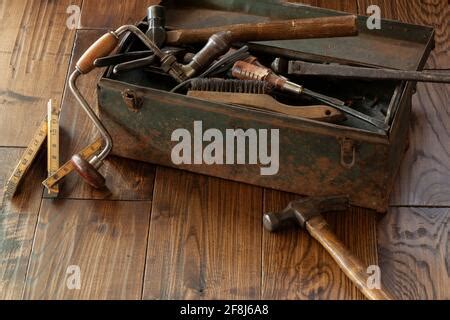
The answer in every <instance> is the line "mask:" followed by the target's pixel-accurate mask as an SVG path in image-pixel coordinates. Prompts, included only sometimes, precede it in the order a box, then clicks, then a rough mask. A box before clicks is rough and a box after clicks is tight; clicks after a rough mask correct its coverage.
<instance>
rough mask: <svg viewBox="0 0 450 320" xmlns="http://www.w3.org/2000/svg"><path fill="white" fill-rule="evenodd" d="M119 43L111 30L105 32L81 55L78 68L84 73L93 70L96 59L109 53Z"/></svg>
mask: <svg viewBox="0 0 450 320" xmlns="http://www.w3.org/2000/svg"><path fill="white" fill-rule="evenodd" d="M118 43H119V39H118V38H117V37H116V36H115V35H114V34H112V33H111V32H108V33H107V34H104V35H103V36H102V37H101V38H99V39H98V40H97V41H95V42H94V44H92V45H91V46H90V47H89V49H87V50H86V52H85V53H84V54H83V55H82V56H81V58H80V60H78V62H77V69H78V70H79V71H80V72H81V73H83V74H86V73H89V72H91V71H92V70H93V69H94V68H95V66H94V61H95V59H98V58H103V57H106V56H107V55H109V54H110V53H111V52H112V51H113V50H114V49H115V48H116V47H117V44H118Z"/></svg>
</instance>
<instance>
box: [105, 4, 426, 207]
mask: <svg viewBox="0 0 450 320" xmlns="http://www.w3.org/2000/svg"><path fill="white" fill-rule="evenodd" d="M162 5H165V6H166V7H167V20H168V22H167V24H168V25H169V26H171V27H175V28H178V27H183V28H194V27H208V26H219V25H225V24H232V23H242V22H245V23H248V22H260V21H267V20H271V19H273V20H276V19H293V18H306V17H320V16H333V15H341V14H343V13H342V12H336V11H332V10H325V9H320V8H314V7H310V6H304V5H298V4H288V3H282V2H280V1H270V0H263V1H261V0H259V1H248V0H247V1H244V0H202V1H163V3H162ZM358 25H359V26H358V28H359V31H360V32H359V35H358V36H357V37H348V38H335V39H309V40H294V41H293V40H284V41H270V42H258V43H251V44H249V47H250V49H251V52H252V54H254V55H257V56H258V57H262V59H265V58H266V59H267V61H269V59H271V58H274V57H275V56H283V57H287V58H290V59H299V60H306V61H314V62H340V63H346V64H351V65H364V66H372V67H377V66H378V67H388V68H395V69H403V70H421V69H422V68H423V66H424V64H425V62H426V60H427V58H428V56H429V53H430V50H431V49H432V47H433V45H434V42H433V38H434V31H433V29H432V28H429V27H423V26H416V25H409V24H403V23H399V22H395V21H387V20H383V21H382V28H381V30H368V29H367V27H366V18H365V17H359V19H358ZM133 42H138V41H135V40H134V39H133V38H132V37H129V38H128V39H126V40H125V41H124V42H123V44H122V46H121V48H120V50H122V51H123V50H125V48H129V47H130V45H131V46H133V45H134V44H133ZM135 45H136V46H138V45H139V44H138V43H136V44H135ZM291 80H293V81H294V82H302V83H305V84H306V85H308V86H310V87H312V88H314V89H316V90H318V91H321V92H323V93H327V94H330V95H334V96H337V97H338V98H342V99H353V100H355V99H357V98H358V96H361V95H362V96H364V97H365V98H364V99H362V102H360V104H361V105H360V106H359V107H361V108H363V109H364V108H366V107H367V106H365V105H364V104H371V100H374V99H376V101H377V105H378V106H379V108H378V109H377V110H374V111H373V112H376V113H377V115H379V116H381V117H382V119H383V120H384V121H385V122H386V124H387V125H389V129H388V130H387V131H380V130H377V129H374V128H373V127H370V126H364V125H362V126H355V125H354V124H352V123H351V122H347V123H343V124H339V125H335V124H329V123H323V122H317V121H312V120H307V119H302V118H295V117H290V116H287V115H282V114H277V113H271V112H267V111H261V110H257V109H252V108H247V107H242V106H236V105H227V104H220V103H212V102H208V101H204V100H200V99H196V98H191V97H187V96H185V95H181V94H175V93H170V92H169V91H170V89H172V88H173V87H174V86H175V85H176V83H174V81H173V80H172V79H170V78H169V77H164V76H159V75H158V76H152V75H150V74H148V73H146V72H145V71H143V70H134V71H130V72H126V73H123V74H120V75H114V74H113V73H112V72H111V68H110V69H108V70H106V72H105V74H104V76H103V77H102V79H101V80H100V81H99V83H98V90H97V92H98V103H99V115H100V118H101V120H102V122H103V123H104V124H105V126H106V127H107V129H108V131H109V132H110V134H111V135H112V137H113V139H114V147H113V154H115V155H118V156H122V157H126V158H130V159H135V160H141V161H145V162H150V163H154V164H158V165H163V166H170V167H176V168H180V169H185V170H188V171H192V172H196V173H200V174H206V175H211V176H216V177H220V178H224V179H230V180H234V181H239V182H244V183H249V184H253V185H257V186H262V187H266V188H271V189H277V190H282V191H287V192H292V193H296V194H300V195H307V196H323V195H338V194H348V195H349V196H350V199H351V202H352V204H353V205H356V206H361V207H365V208H371V209H375V210H377V211H379V212H384V211H386V210H387V207H388V200H389V194H390V191H391V189H392V185H393V181H394V178H395V176H396V173H397V171H398V169H399V166H400V164H401V161H402V158H403V155H404V153H405V150H406V148H407V140H408V128H409V121H410V113H411V97H412V94H413V92H414V87H415V83H412V82H401V81H399V82H395V81H354V80H345V81H344V80H338V81H337V80H335V79H327V80H326V81H317V80H314V79H309V78H308V77H306V78H302V79H295V78H292V79H291ZM367 97H369V98H367ZM130 100H131V101H132V102H134V103H135V105H134V106H130ZM136 101H138V103H136ZM367 108H370V106H369V107H367ZM369 111H370V110H369ZM200 120H201V121H202V125H203V130H207V129H209V128H216V129H219V130H221V131H222V132H225V130H226V129H233V128H242V129H243V130H247V129H249V128H254V129H257V130H258V129H269V130H270V129H279V139H280V142H279V145H280V149H279V171H278V173H277V174H276V175H272V176H263V175H261V174H260V166H259V165H207V164H198V165H194V164H192V165H175V164H173V162H172V160H171V151H172V148H173V147H174V145H175V144H176V143H177V142H173V141H171V135H172V132H173V131H174V130H176V129H178V128H186V129H188V130H191V131H192V130H193V123H194V121H200Z"/></svg>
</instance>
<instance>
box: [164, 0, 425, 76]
mask: <svg viewBox="0 0 450 320" xmlns="http://www.w3.org/2000/svg"><path fill="white" fill-rule="evenodd" d="M164 4H167V5H168V7H169V9H168V10H167V21H168V22H167V24H168V25H170V26H171V27H180V28H181V27H183V28H197V27H212V26H219V25H225V24H233V23H239V22H263V21H267V20H276V19H295V18H314V17H323V16H335V15H343V14H345V13H342V12H338V11H333V10H328V9H322V8H316V7H311V6H306V5H302V4H293V3H283V2H281V1H275V0H195V1H193V0H182V1H163V5H164ZM180 7H181V8H180ZM229 11H231V13H230V12H229ZM226 12H228V13H226ZM366 21H367V17H364V16H360V17H359V18H358V29H359V35H358V36H357V37H343V38H335V39H304V40H284V41H264V42H257V43H253V45H252V46H251V49H253V50H263V51H267V50H268V48H271V50H276V52H278V53H279V54H283V55H286V56H287V57H289V58H292V59H299V58H305V56H309V58H310V59H312V60H319V61H320V60H330V58H331V59H332V58H336V59H337V60H346V61H353V62H358V63H360V64H363V65H370V66H383V67H389V68H393V69H401V70H417V67H418V65H419V63H420V61H421V59H422V57H423V55H424V52H425V51H426V50H427V48H428V46H429V44H430V43H429V42H430V40H432V39H433V35H434V32H433V29H432V28H431V27H424V26H416V25H412V24H405V23H400V22H397V21H390V20H382V28H381V30H368V29H367V26H366ZM277 49H278V50H277Z"/></svg>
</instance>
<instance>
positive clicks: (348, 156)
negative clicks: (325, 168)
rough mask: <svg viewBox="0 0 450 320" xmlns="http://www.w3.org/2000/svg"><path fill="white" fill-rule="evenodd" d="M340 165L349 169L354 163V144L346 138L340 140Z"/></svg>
mask: <svg viewBox="0 0 450 320" xmlns="http://www.w3.org/2000/svg"><path fill="white" fill-rule="evenodd" d="M340 143H341V165H342V166H343V167H344V168H347V169H351V168H353V166H354V165H355V163H356V144H355V141H353V140H352V139H348V138H341V139H340Z"/></svg>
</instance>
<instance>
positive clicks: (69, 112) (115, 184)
mask: <svg viewBox="0 0 450 320" xmlns="http://www.w3.org/2000/svg"><path fill="white" fill-rule="evenodd" d="M103 33H104V32H103V31H101V30H79V31H77V36H76V39H75V43H74V49H73V57H72V60H71V64H70V71H71V72H72V71H73V70H74V68H75V65H76V61H78V59H79V58H80V57H81V55H82V54H83V53H84V52H85V51H86V49H87V48H88V47H89V46H90V45H91V44H92V43H94V42H95V40H96V39H98V38H99V37H100V36H101V35H102V34H103ZM103 72H104V70H103V69H99V70H94V71H93V72H91V73H89V74H88V75H85V76H81V77H80V78H79V80H78V87H79V89H80V91H81V92H82V93H83V95H84V96H85V97H86V100H87V101H88V103H89V104H90V105H91V106H92V108H97V93H96V89H97V82H98V80H99V79H100V77H101V75H102V73H103ZM62 106H63V109H62V112H61V120H60V126H61V146H62V150H61V161H62V162H65V161H68V160H69V159H70V158H71V156H72V155H73V154H74V153H76V152H79V151H80V150H82V149H83V148H84V147H86V146H87V145H88V144H89V143H92V142H94V140H95V139H96V138H97V137H98V132H97V130H96V129H95V128H94V126H93V124H92V122H91V121H90V120H89V118H88V116H87V115H86V114H85V112H84V111H83V110H82V108H81V106H80V105H79V104H78V102H77V101H76V100H75V97H74V96H73V95H72V93H71V92H70V90H69V88H68V87H66V89H65V92H64V99H63V102H62ZM113 138H114V137H113ZM154 171H155V169H154V167H153V166H152V165H149V164H145V163H142V162H138V161H131V160H125V159H122V158H117V157H109V158H108V159H107V160H106V161H105V164H104V165H103V166H102V168H101V169H100V172H101V173H102V174H103V175H104V177H105V178H106V184H107V187H108V188H109V190H95V189H93V188H91V187H90V186H89V185H87V184H86V183H84V182H83V180H82V179H81V178H80V177H79V176H78V175H77V174H76V173H73V174H71V175H70V176H68V177H66V178H65V179H64V181H63V182H62V185H61V188H60V195H59V197H60V198H71V199H110V200H112V199H115V200H151V199H152V192H153V180H154Z"/></svg>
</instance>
